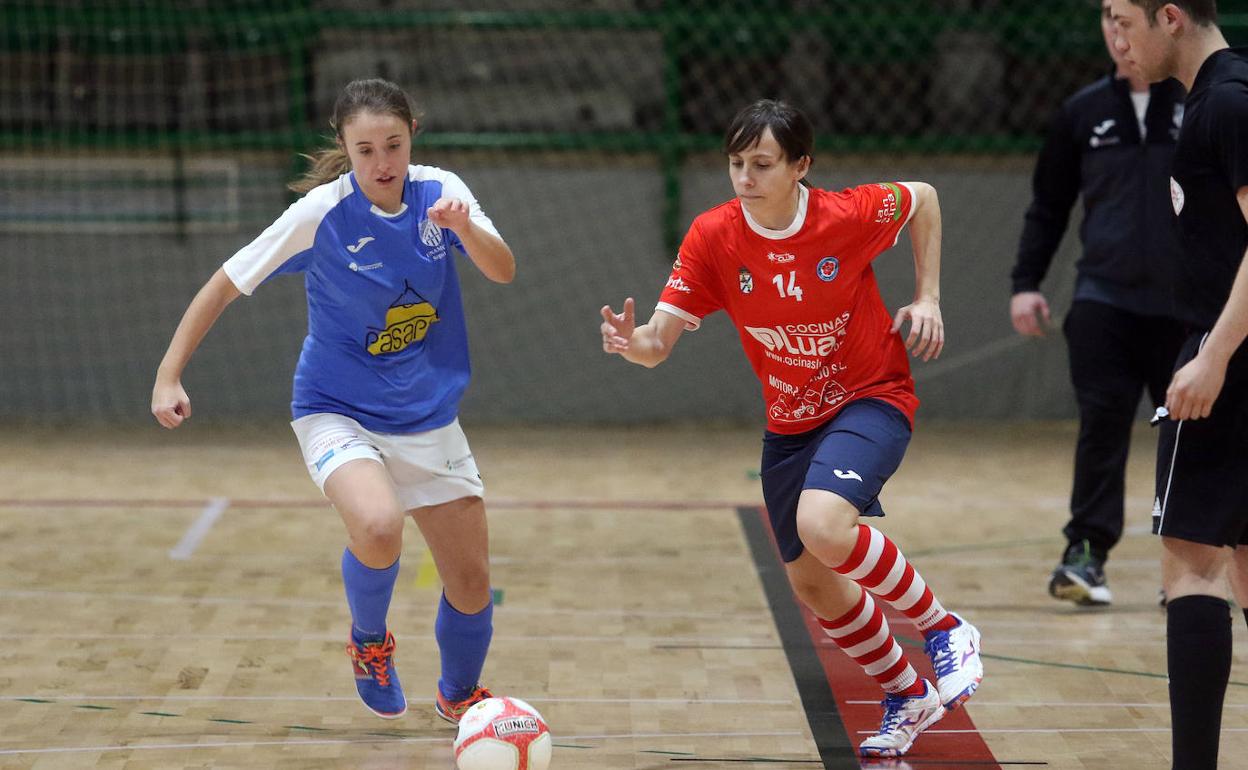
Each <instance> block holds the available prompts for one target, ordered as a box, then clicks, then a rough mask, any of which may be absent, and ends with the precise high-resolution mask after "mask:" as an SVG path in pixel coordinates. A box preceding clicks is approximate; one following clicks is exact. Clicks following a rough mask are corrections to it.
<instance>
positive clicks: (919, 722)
mask: <svg viewBox="0 0 1248 770" xmlns="http://www.w3.org/2000/svg"><path fill="white" fill-rule="evenodd" d="M920 681H922V682H923V694H922V695H911V696H909V697H906V696H905V695H894V694H892V693H889V694H888V695H886V696H884V702H883V705H884V719H883V720H881V721H880V731H879V732H878V733H876V734H875V735H872V736H871V737H870V738H868V739H866V740H865V741H863V742H862V744H861V745H860V746H859V747H858V753H859V754H860V755H862V756H864V757H900V756H901V755H902V754H905V753H906V752H907V751H909V750H910V747H911V746H913V745H914V739H915V738H917V737H919V733H921V732H923V731H924V730H926V729H927V728H928V727H931V726H932V725H934V724H936V723H937V722H939V721H940V718H941V717H943V716H944V715H945V707H944V706H943V705H942V704H941V702H940V692H939V691H938V690H937V689H936V688H935V687H934V686H932V683H931V682H929V681H927V680H926V679H923V680H920Z"/></svg>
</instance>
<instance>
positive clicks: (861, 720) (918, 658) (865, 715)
mask: <svg viewBox="0 0 1248 770" xmlns="http://www.w3.org/2000/svg"><path fill="white" fill-rule="evenodd" d="M758 512H759V515H760V516H762V517H763V523H764V524H765V525H766V528H767V531H768V532H771V523H770V521H769V520H768V518H767V509H766V508H764V507H762V506H759V507H758ZM772 544H773V545H774V544H775V537H774V535H773V537H772ZM776 558H777V559H779V551H778V550H777V552H776ZM793 600H794V601H795V602H796V603H797V605H798V607H799V608H800V609H801V612H802V619H803V620H805V621H806V633H808V634H809V635H810V640H811V642H812V643H813V645H814V647H815V652H816V654H817V655H818V656H819V662H820V663H822V664H823V670H824V673H825V674H826V675H827V678H828V687H829V688H831V690H832V696H833V697H834V698H835V699H836V707H837V709H838V710H839V711H840V715H841V721H842V722H844V724H845V731H846V732H847V733H849V738H850V740H851V741H852V742H853V743H854V745H857V744H858V743H860V742H861V741H862V740H863V739H864V738H866V737H867V734H864V733H863V732H862V731H864V730H869V731H871V732H872V733H874V732H875V731H876V730H878V729H879V728H880V715H881V714H882V713H883V712H882V710H881V708H880V707H879V706H878V705H864V704H861V703H859V704H851V703H850V701H864V700H866V701H872V700H874V701H878V700H882V699H883V695H882V694H881V692H880V686H879V685H878V684H876V682H875V680H874V679H872V678H870V677H869V676H867V675H866V673H864V672H863V670H862V667H861V666H859V665H858V664H857V663H855V662H854V661H853V660H852V659H851V658H850V657H849V656H848V655H846V654H845V653H843V652H841V650H840V648H838V647H836V646H835V645H830V644H828V643H827V642H828V636H827V634H825V633H824V632H823V627H822V626H820V625H819V621H818V620H816V619H815V616H814V613H812V612H811V611H810V610H809V609H807V607H806V605H804V604H802V602H801V600H799V599H798V598H797V597H796V596H794V598H793ZM878 604H879V606H881V607H884V608H886V612H885V614H886V615H887V617H888V624H889V626H890V628H891V629H892V631H893V634H894V635H899V636H909V637H911V638H913V639H922V638H923V634H922V632H921V631H919V629H918V628H917V627H916V626H915V625H914V623H912V622H911V621H910V620H909V619H908V618H906V617H905V616H904V615H899V614H897V613H896V612H894V611H892V610H891V608H888V607H887V605H885V604H884V603H883V602H879V603H878ZM954 609H956V608H954ZM988 641H989V644H991V643H992V640H991V639H989V640H988ZM905 653H906V657H908V658H909V659H910V663H911V665H913V666H914V668H915V670H916V671H918V672H919V676H923V677H927V679H928V681H931V682H935V681H936V675H935V672H934V671H933V670H932V662H931V661H930V660H928V658H927V655H926V654H925V653H924V652H923V649H922V648H921V647H912V646H909V645H906V646H905ZM991 673H992V672H991V671H988V672H986V673H985V677H987V676H990V675H991ZM970 703H971V704H974V703H975V699H974V698H973V697H972V698H971V700H970ZM932 729H933V730H937V731H940V730H965V731H967V732H957V733H943V734H942V733H940V732H935V733H932V732H925V733H923V734H922V735H920V736H919V738H918V740H916V741H915V742H914V747H913V748H912V749H910V751H909V752H908V753H907V754H906V756H905V757H904V759H906V760H919V761H921V762H922V766H924V767H926V766H929V765H932V766H935V767H942V766H944V763H946V762H947V763H948V765H947V766H948V767H959V766H960V764H959V763H974V766H975V767H976V768H985V770H988V769H990V768H1000V767H1001V765H1000V764H998V762H997V758H996V757H994V756H993V754H992V751H991V750H989V748H988V744H986V743H984V738H983V736H982V735H980V734H979V731H978V730H976V728H975V723H974V722H973V721H972V720H971V717H970V715H969V714H968V713H967V711H966V709H965V708H958V709H956V710H954V711H951V712H949V713H947V714H945V717H944V718H943V719H941V720H940V721H939V722H937V723H936V724H935V725H933V726H932ZM863 761H864V762H867V763H869V762H871V761H872V760H863ZM869 766H878V765H869ZM916 766H917V765H916Z"/></svg>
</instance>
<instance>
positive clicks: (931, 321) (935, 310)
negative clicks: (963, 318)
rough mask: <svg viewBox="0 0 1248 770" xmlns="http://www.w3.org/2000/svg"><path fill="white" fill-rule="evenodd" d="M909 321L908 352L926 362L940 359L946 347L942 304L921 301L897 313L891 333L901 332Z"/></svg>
mask: <svg viewBox="0 0 1248 770" xmlns="http://www.w3.org/2000/svg"><path fill="white" fill-rule="evenodd" d="M907 319H909V321H910V334H909V336H907V337H906V350H909V351H910V352H911V353H912V354H913V355H914V357H915V358H918V357H919V356H922V357H923V360H924V361H930V360H931V359H933V358H939V357H940V351H941V350H943V349H944V347H945V322H944V321H943V320H941V317H940V303H939V302H937V301H936V300H932V299H920V300H918V301H916V302H913V303H911V304H909V305H906V306H905V307H903V308H901V309H900V310H898V311H897V315H896V317H894V318H893V328H892V330H891V333H893V334H896V333H897V332H899V331H901V325H902V324H903V323H905V321H906V320H907Z"/></svg>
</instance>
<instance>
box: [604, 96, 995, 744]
mask: <svg viewBox="0 0 1248 770" xmlns="http://www.w3.org/2000/svg"><path fill="white" fill-rule="evenodd" d="M813 134H814V132H813V130H812V128H811V125H810V121H809V120H808V119H807V118H806V116H805V115H803V114H802V113H801V112H800V111H799V110H797V109H794V108H793V107H791V106H789V105H787V104H785V103H783V102H778V101H773V100H768V99H764V100H761V101H758V102H755V103H754V104H752V105H750V106H748V107H746V108H745V109H743V110H742V111H741V112H739V113H738V114H737V116H736V118H734V119H733V121H732V125H730V126H729V128H728V131H727V132H726V135H725V139H724V151H725V153H726V154H727V156H728V175H729V177H730V179H731V180H732V187H733V190H734V192H735V193H736V197H735V198H734V199H732V200H731V201H728V202H727V203H724V204H721V205H719V206H716V207H715V208H713V209H711V210H709V211H706V212H704V213H703V214H701V215H699V216H698V217H697V218H696V219H695V220H694V222H693V225H692V226H691V227H690V228H689V232H688V234H687V235H686V236H685V240H684V242H683V243H682V244H681V247H680V252H679V255H678V256H677V259H676V262H675V263H674V264H673V266H672V273H671V276H670V277H669V278H668V281H667V285H666V286H665V287H664V289H663V291H662V294H661V295H660V298H659V302H658V305H657V307H656V308H655V311H654V315H652V316H651V318H650V321H649V322H648V323H646V324H643V325H641V326H637V325H636V322H635V318H634V302H633V300H632V299H631V298H629V299H627V300H625V301H624V308H623V312H621V313H615V312H614V311H612V309H611V308H610V307H603V308H602V318H603V322H602V327H601V329H602V345H603V350H605V351H606V352H608V353H616V354H619V355H621V356H623V357H624V358H625V359H627V360H628V361H631V362H633V363H636V364H641V365H643V366H647V367H653V366H656V365H658V364H659V363H661V362H663V361H664V360H666V359H667V357H668V356H669V355H670V354H671V351H672V348H673V347H674V346H675V344H676V341H677V340H678V339H679V338H680V336H681V334H682V333H684V332H685V331H686V330H689V331H693V330H695V329H697V328H698V327H699V326H700V325H701V323H702V319H703V318H705V317H706V316H707V315H708V314H710V313H713V312H714V311H716V310H724V311H725V312H727V313H728V316H729V317H730V318H731V320H732V323H733V325H734V326H736V328H737V332H738V334H739V335H740V338H741V344H742V347H743V348H744V350H745V354H746V356H747V357H748V358H749V360H750V365H751V366H752V367H753V368H754V372H755V374H756V375H757V376H758V378H759V380H760V381H761V383H762V386H763V397H764V401H765V405H766V409H767V430H766V432H765V434H764V437H763V455H762V464H761V466H762V473H761V475H762V482H763V497H764V500H765V501H766V503H767V510H768V513H769V515H770V518H771V526H772V530H773V531H774V533H775V536H776V541H777V543H778V544H779V546H780V552H781V555H782V557H783V558H784V561H785V569H786V571H787V573H788V577H789V582H790V583H791V585H792V586H793V589H794V591H795V592H796V593H797V595H798V596H799V597H800V598H801V600H802V601H803V602H805V603H806V604H807V605H808V606H809V607H810V608H811V609H812V610H813V611H814V613H815V615H816V616H817V617H818V619H819V622H820V623H821V625H822V626H823V628H824V631H825V632H826V633H827V634H828V636H829V637H830V638H832V639H833V641H834V642H835V643H836V644H837V646H839V647H840V648H841V649H843V650H845V652H846V653H848V654H849V655H850V656H851V657H853V658H854V660H855V661H857V662H858V663H859V664H860V665H862V667H863V669H864V670H865V671H866V673H867V674H868V675H869V676H871V677H873V678H874V679H875V680H876V681H877V682H878V683H879V684H880V686H881V688H882V689H883V690H884V692H885V699H884V718H883V721H882V723H881V725H880V730H879V732H878V733H877V734H876V735H873V736H871V737H869V738H867V739H866V740H865V741H864V742H863V743H862V745H861V747H860V752H861V753H862V754H863V755H864V756H900V755H902V754H904V753H906V751H908V750H909V748H910V746H911V744H912V743H913V742H914V739H915V738H916V737H917V736H918V734H919V733H920V732H922V731H923V730H924V729H926V728H927V727H928V726H930V725H932V724H934V723H935V722H936V721H937V720H939V719H940V718H941V717H942V716H944V714H945V712H946V710H948V709H953V708H956V707H957V706H958V705H960V704H961V703H962V702H964V701H965V700H966V699H967V698H969V697H970V696H971V695H972V694H973V693H974V692H975V689H976V688H977V687H978V686H979V682H980V680H981V679H982V678H983V664H982V662H981V661H980V657H979V632H978V631H977V630H976V629H975V627H974V626H972V625H971V624H970V623H968V622H966V621H965V620H963V619H962V618H960V617H958V616H957V615H954V614H952V613H949V612H946V611H945V609H944V608H943V607H942V606H941V604H940V602H938V601H937V600H936V598H935V596H933V594H932V592H931V590H930V589H929V588H928V587H927V585H926V583H925V582H924V581H923V578H922V577H920V576H919V574H918V572H917V571H915V569H914V568H913V566H912V565H910V564H909V563H908V562H907V561H906V559H905V557H904V556H903V555H902V554H901V552H900V551H899V550H898V549H897V547H896V546H895V545H894V544H893V543H892V541H890V540H889V539H888V538H887V537H885V536H884V534H883V533H881V532H880V531H879V530H878V529H875V528H874V527H871V526H869V525H867V524H862V523H860V522H859V518H860V517H862V516H882V515H883V514H884V511H883V510H882V508H881V507H880V503H879V493H880V489H881V488H882V487H883V485H884V482H885V481H887V480H888V478H889V477H890V476H891V475H892V474H893V472H894V471H895V470H896V469H897V467H898V465H900V463H901V458H902V455H903V454H904V453H905V449H906V445H907V444H908V443H909V441H910V432H911V428H912V423H913V419H914V411H915V409H916V407H917V406H918V399H917V398H915V395H914V380H913V379H912V378H911V376H910V367H909V362H908V360H907V357H906V352H907V350H910V351H911V352H913V353H914V355H915V356H921V357H922V358H923V360H925V361H926V360H929V359H931V358H935V357H936V356H939V355H940V351H941V349H942V348H943V347H944V340H945V336H944V324H943V322H942V320H941V315H940V230H941V225H940V206H939V203H938V202H937V198H936V191H935V190H934V189H933V188H932V187H931V186H930V185H927V184H923V183H921V182H896V183H884V184H868V185H862V186H860V187H855V188H852V189H849V190H844V191H842V192H829V191H826V190H819V189H816V188H812V187H810V186H809V184H807V183H806V182H805V176H806V174H807V172H808V171H809V170H810V165H811V161H812V157H813V156H812V151H813V144H814V139H813ZM907 223H910V224H911V231H912V241H913V243H914V261H915V276H916V286H915V292H914V297H915V300H914V302H913V303H911V304H909V305H907V306H905V307H903V308H901V310H899V311H898V312H897V315H896V316H895V317H893V316H891V315H890V314H889V312H888V310H887V308H885V306H884V301H883V299H882V298H881V296H880V291H879V287H878V286H877V285H876V281H875V274H874V272H873V271H872V269H871V261H872V260H873V259H874V258H875V257H876V256H877V255H879V254H880V253H881V252H883V251H885V250H886V249H888V248H890V247H891V246H893V245H894V244H895V243H896V242H897V239H898V237H899V235H900V233H901V229H902V227H904V226H905V225H906V224H907ZM907 321H909V322H910V328H909V333H908V335H907V336H906V339H905V340H904V341H903V340H902V337H901V335H900V334H899V332H900V330H901V328H902V326H903V325H904V324H905V322H907ZM864 589H865V590H864ZM873 594H874V595H875V596H877V597H879V598H880V599H881V600H883V601H884V602H887V603H888V604H890V605H892V606H893V607H894V608H895V609H897V610H898V611H899V612H901V613H902V614H903V615H905V616H906V617H907V618H908V619H910V620H911V621H913V622H914V623H915V625H916V626H917V627H918V628H919V630H920V631H922V632H923V635H924V638H925V644H924V649H925V651H926V652H927V654H928V656H929V657H930V658H931V660H932V664H933V666H934V668H935V671H936V679H937V681H936V684H935V685H932V684H930V683H928V682H927V680H925V679H923V678H920V677H919V676H918V674H917V673H916V672H915V670H914V668H913V667H912V666H911V665H910V662H909V661H908V660H907V658H906V655H905V653H904V652H903V651H902V649H901V647H900V645H898V644H897V641H896V640H895V639H894V638H893V636H892V633H891V632H890V631H889V627H888V623H887V621H886V620H885V619H884V614H883V612H882V611H881V609H880V607H879V606H878V605H877V604H876V603H875V600H874V599H873V598H872V595H873Z"/></svg>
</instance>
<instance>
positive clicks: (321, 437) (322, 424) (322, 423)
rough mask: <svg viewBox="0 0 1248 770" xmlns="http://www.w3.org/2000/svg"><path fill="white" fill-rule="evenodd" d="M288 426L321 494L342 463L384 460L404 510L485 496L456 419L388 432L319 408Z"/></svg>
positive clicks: (381, 461) (475, 462)
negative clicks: (416, 429) (428, 428)
mask: <svg viewBox="0 0 1248 770" xmlns="http://www.w3.org/2000/svg"><path fill="white" fill-rule="evenodd" d="M290 427H292V428H294V429H295V436H296V437H297V438H298V439H299V448H300V449H301V450H303V461H304V462H305V463H307V466H308V473H309V474H310V475H311V476H312V480H313V481H315V482H316V485H317V486H318V487H320V489H321V492H322V493H323V492H324V491H325V480H326V479H328V478H329V476H330V474H332V473H333V472H334V471H335V470H337V469H338V468H340V467H341V466H342V465H343V463H346V462H348V461H350V460H359V459H368V460H375V461H377V462H379V463H381V464H382V465H383V466H384V467H385V469H386V471H387V472H388V473H389V474H390V478H391V479H392V480H393V481H394V487H395V490H396V491H397V492H398V495H399V502H400V503H402V505H403V509H404V510H411V509H413V508H421V507H424V506H427V505H438V504H440V503H449V502H450V501H452V500H458V499H460V498H461V497H484V496H485V486H484V485H483V484H482V483H481V474H480V473H478V472H477V461H476V460H475V459H474V458H473V456H472V449H470V448H469V447H468V438H467V437H466V436H465V435H464V431H463V429H461V428H460V427H459V420H458V419H456V420H455V421H454V422H452V423H451V424H450V425H446V426H443V427H441V428H436V429H434V430H431V431H426V432H424V433H409V434H387V433H374V432H372V431H370V430H368V429H367V428H365V427H364V426H362V425H360V424H359V423H358V422H356V421H355V420H353V419H351V418H350V417H346V416H344V415H341V414H333V413H329V412H321V413H318V414H309V415H304V416H303V417H300V418H299V419H297V420H295V421H294V422H292V423H291V424H290Z"/></svg>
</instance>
